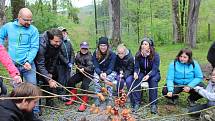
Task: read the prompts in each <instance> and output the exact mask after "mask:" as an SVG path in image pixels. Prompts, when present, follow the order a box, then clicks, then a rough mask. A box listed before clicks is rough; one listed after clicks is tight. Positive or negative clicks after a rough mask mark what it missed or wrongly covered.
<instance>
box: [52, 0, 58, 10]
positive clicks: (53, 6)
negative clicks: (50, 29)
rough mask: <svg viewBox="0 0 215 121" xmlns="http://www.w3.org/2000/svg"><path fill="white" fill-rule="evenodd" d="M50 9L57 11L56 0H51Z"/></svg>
mask: <svg viewBox="0 0 215 121" xmlns="http://www.w3.org/2000/svg"><path fill="white" fill-rule="evenodd" d="M52 10H53V11H54V12H57V0H52Z"/></svg>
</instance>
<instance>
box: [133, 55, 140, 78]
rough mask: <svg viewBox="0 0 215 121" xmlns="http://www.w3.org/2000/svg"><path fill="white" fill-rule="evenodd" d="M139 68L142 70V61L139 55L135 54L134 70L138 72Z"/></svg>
mask: <svg viewBox="0 0 215 121" xmlns="http://www.w3.org/2000/svg"><path fill="white" fill-rule="evenodd" d="M139 70H140V63H139V60H138V58H137V56H135V63H134V72H135V73H137V74H138V72H139Z"/></svg>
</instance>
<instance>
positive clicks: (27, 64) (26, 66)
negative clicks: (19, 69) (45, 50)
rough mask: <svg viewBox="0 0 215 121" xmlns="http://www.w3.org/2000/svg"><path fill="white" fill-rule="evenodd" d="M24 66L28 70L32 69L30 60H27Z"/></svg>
mask: <svg viewBox="0 0 215 121" xmlns="http://www.w3.org/2000/svg"><path fill="white" fill-rule="evenodd" d="M23 67H24V68H25V69H26V70H31V64H30V63H29V62H25V64H24V65H23Z"/></svg>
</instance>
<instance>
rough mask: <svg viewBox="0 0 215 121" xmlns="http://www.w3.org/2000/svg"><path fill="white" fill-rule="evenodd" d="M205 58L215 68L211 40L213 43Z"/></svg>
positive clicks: (213, 49)
mask: <svg viewBox="0 0 215 121" xmlns="http://www.w3.org/2000/svg"><path fill="white" fill-rule="evenodd" d="M207 59H208V61H209V62H210V63H211V65H212V66H213V68H215V42H213V44H212V45H211V47H210V48H209V50H208V55H207Z"/></svg>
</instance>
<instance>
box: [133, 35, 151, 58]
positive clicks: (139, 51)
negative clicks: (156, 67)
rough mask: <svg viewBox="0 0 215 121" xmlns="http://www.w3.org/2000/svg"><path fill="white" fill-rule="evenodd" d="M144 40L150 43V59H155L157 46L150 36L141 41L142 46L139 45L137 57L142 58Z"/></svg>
mask: <svg viewBox="0 0 215 121" xmlns="http://www.w3.org/2000/svg"><path fill="white" fill-rule="evenodd" d="M144 41H147V42H148V43H149V49H150V54H149V60H150V61H152V60H153V59H154V55H155V48H154V46H153V45H152V42H151V40H150V39H149V38H144V39H143V40H142V41H141V43H140V46H139V50H138V52H137V54H136V57H137V58H140V57H141V56H142V55H141V46H142V44H143V42H144Z"/></svg>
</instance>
